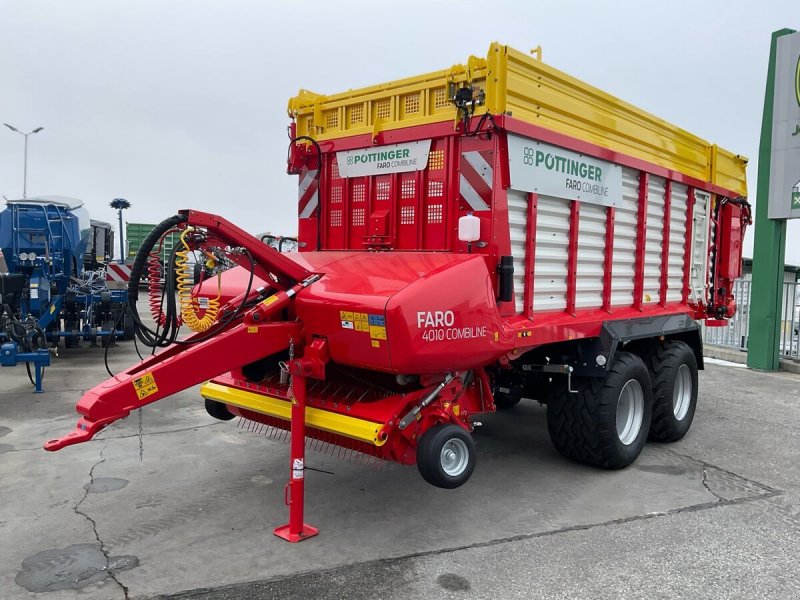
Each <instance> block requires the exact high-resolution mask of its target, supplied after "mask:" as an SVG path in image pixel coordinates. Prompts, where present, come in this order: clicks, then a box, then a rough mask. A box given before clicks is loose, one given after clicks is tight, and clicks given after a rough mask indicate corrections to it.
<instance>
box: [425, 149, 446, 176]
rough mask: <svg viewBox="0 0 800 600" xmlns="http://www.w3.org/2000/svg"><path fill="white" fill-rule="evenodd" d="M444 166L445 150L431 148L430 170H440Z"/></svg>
mask: <svg viewBox="0 0 800 600" xmlns="http://www.w3.org/2000/svg"><path fill="white" fill-rule="evenodd" d="M443 168H444V150H431V151H430V153H429V154H428V170H429V171H438V170H439V169H443Z"/></svg>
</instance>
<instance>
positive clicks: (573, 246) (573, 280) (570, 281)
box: [567, 200, 581, 317]
mask: <svg viewBox="0 0 800 600" xmlns="http://www.w3.org/2000/svg"><path fill="white" fill-rule="evenodd" d="M580 214H581V203H580V202H578V201H577V200H573V201H572V202H571V203H570V207H569V242H568V243H569V251H568V254H567V313H568V314H570V315H572V316H573V317H574V316H575V295H576V294H577V289H576V288H577V282H578V229H579V225H580Z"/></svg>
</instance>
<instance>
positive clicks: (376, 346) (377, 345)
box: [372, 340, 381, 348]
mask: <svg viewBox="0 0 800 600" xmlns="http://www.w3.org/2000/svg"><path fill="white" fill-rule="evenodd" d="M372 347H373V348H380V347H381V343H380V341H378V340H372Z"/></svg>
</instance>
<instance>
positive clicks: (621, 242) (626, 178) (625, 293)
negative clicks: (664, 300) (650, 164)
mask: <svg viewBox="0 0 800 600" xmlns="http://www.w3.org/2000/svg"><path fill="white" fill-rule="evenodd" d="M638 210H639V171H636V170H634V169H628V168H626V167H623V168H622V201H621V202H620V203H619V205H618V206H617V209H616V212H615V215H616V216H615V219H614V259H613V260H614V264H613V268H612V271H611V305H612V306H631V305H632V304H633V279H634V277H635V276H636V221H637V214H638Z"/></svg>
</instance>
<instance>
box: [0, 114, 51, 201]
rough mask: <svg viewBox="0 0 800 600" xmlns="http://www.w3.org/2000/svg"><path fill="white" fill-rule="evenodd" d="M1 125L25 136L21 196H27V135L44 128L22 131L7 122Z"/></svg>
mask: <svg viewBox="0 0 800 600" xmlns="http://www.w3.org/2000/svg"><path fill="white" fill-rule="evenodd" d="M3 125H5V126H6V127H8V128H9V129H10V130H11V131H15V132H17V133H18V134H20V135H21V136H23V137H24V138H25V161H24V163H23V164H24V166H23V172H22V197H23V198H27V197H28V136H29V135H31V134H34V133H39V132H40V131H41V130H42V129H44V127H37V128H36V129H34V130H33V131H29V132H28V133H23V132H22V131H20V130H19V129H17V128H16V127H14V126H13V125H9V124H8V123H3Z"/></svg>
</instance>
